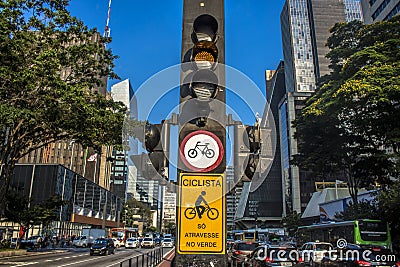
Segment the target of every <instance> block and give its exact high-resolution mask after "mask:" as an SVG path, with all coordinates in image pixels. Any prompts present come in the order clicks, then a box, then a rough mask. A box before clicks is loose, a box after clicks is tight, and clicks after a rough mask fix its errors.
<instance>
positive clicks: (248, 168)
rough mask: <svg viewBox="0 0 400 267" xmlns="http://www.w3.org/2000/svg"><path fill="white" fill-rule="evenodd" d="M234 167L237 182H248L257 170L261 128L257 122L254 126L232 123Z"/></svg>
mask: <svg viewBox="0 0 400 267" xmlns="http://www.w3.org/2000/svg"><path fill="white" fill-rule="evenodd" d="M234 142H235V143H234V165H235V166H234V167H235V177H236V178H237V179H238V181H236V182H237V183H242V182H250V181H251V180H252V179H253V176H254V174H255V173H256V171H257V167H258V165H259V161H260V152H261V128H260V125H259V123H258V122H256V123H255V125H254V126H249V125H243V124H239V125H234Z"/></svg>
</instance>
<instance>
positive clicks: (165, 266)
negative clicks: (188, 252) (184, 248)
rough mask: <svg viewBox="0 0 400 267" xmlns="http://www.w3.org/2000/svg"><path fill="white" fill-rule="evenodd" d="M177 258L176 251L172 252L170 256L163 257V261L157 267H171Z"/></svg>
mask: <svg viewBox="0 0 400 267" xmlns="http://www.w3.org/2000/svg"><path fill="white" fill-rule="evenodd" d="M174 258H175V249H173V250H171V251H170V252H169V253H168V254H166V255H165V256H163V259H164V260H163V261H162V262H161V263H160V264H159V265H157V267H170V266H171V263H172V261H173V260H174Z"/></svg>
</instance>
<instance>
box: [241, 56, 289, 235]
mask: <svg viewBox="0 0 400 267" xmlns="http://www.w3.org/2000/svg"><path fill="white" fill-rule="evenodd" d="M265 78H266V96H267V103H268V104H267V105H266V107H265V111H264V114H263V118H262V121H261V126H262V127H265V126H266V124H267V117H268V116H271V114H272V116H273V119H274V121H275V127H267V128H273V129H274V131H272V132H271V133H270V135H271V140H272V142H275V151H274V158H273V161H272V163H271V168H270V170H269V172H268V173H267V174H266V177H264V179H263V181H262V183H261V184H260V185H259V186H258V187H257V188H255V189H253V190H251V188H250V187H249V186H247V185H245V186H244V187H243V189H242V190H243V192H242V198H241V199H240V204H239V205H238V207H237V209H236V214H235V223H236V224H237V225H238V226H239V227H240V228H254V227H255V226H258V227H259V226H264V227H266V226H267V227H277V226H279V225H280V221H281V220H282V214H284V208H285V206H284V201H283V186H282V168H281V145H280V144H281V140H280V139H279V135H280V132H279V130H280V125H279V124H277V122H278V121H279V111H278V106H279V103H280V101H281V99H282V98H283V96H284V95H285V93H286V89H285V74H284V64H283V62H280V64H279V66H278V68H277V69H276V70H267V71H266V73H265ZM260 157H261V161H262V160H263V152H262V153H261V155H260ZM253 179H254V178H253ZM250 191H251V192H250ZM246 198H247V199H246ZM243 206H245V207H246V208H245V209H244V208H243Z"/></svg>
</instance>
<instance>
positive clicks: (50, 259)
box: [0, 248, 172, 267]
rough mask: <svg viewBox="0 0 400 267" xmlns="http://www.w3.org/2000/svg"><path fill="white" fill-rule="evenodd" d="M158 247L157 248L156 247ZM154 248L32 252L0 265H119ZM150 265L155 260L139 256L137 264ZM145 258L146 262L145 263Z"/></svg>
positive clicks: (165, 251) (125, 264)
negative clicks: (103, 252)
mask: <svg viewBox="0 0 400 267" xmlns="http://www.w3.org/2000/svg"><path fill="white" fill-rule="evenodd" d="M156 249H158V248H156ZM171 249H172V248H164V250H163V255H166V254H167V253H168V252H169V251H170V250H171ZM153 250H154V249H141V248H139V249H125V248H119V249H116V250H115V254H111V255H107V256H90V255H89V249H88V248H71V249H68V250H65V252H60V253H52V254H34V253H33V254H32V255H27V256H18V257H9V258H4V259H0V266H12V267H17V266H41V267H42V266H43V267H46V266H48V267H55V266H57V267H64V266H65V267H66V266H73V267H75V266H81V267H83V266H92V267H93V266H96V267H97V266H99V267H101V266H102V267H111V266H120V262H122V261H125V260H128V259H129V258H132V257H134V256H137V255H140V254H147V253H149V255H150V252H151V251H153ZM142 260H144V262H143V266H151V265H150V263H151V262H155V259H154V260H153V261H152V260H151V259H150V257H146V255H145V256H144V257H139V265H138V266H142ZM147 260H148V264H149V265H147ZM132 265H133V266H137V265H136V260H132ZM123 266H129V265H128V261H126V263H124V264H123Z"/></svg>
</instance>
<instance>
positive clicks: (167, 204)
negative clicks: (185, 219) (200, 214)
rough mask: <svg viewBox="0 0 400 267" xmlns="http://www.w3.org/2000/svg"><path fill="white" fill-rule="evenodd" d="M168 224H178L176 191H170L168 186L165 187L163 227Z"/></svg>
mask: <svg viewBox="0 0 400 267" xmlns="http://www.w3.org/2000/svg"><path fill="white" fill-rule="evenodd" d="M168 224H170V225H171V224H176V193H175V192H169V191H168V188H167V187H166V186H164V187H163V201H162V229H164V230H165V229H166V226H168Z"/></svg>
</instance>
